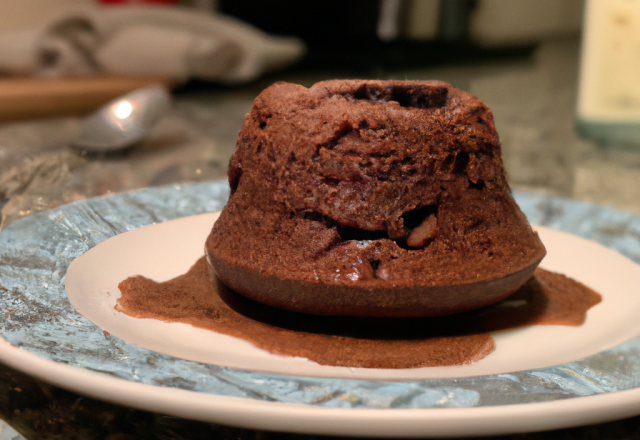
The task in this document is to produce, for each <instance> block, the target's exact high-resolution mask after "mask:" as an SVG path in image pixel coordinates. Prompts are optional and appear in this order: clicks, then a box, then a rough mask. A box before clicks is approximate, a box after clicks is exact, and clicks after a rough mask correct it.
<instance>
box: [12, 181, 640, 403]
mask: <svg viewBox="0 0 640 440" xmlns="http://www.w3.org/2000/svg"><path fill="white" fill-rule="evenodd" d="M227 197H228V187H227V183H226V182H222V181H219V182H208V183H199V184H189V185H174V186H167V187H159V188H150V189H145V190H140V191H135V192H130V193H124V194H118V195H114V196H107V197H101V198H96V199H92V200H87V201H82V202H77V203H72V204H69V205H66V206H63V207H61V208H58V209H54V210H51V211H47V212H42V213H39V214H36V215H33V216H30V217H27V218H24V219H22V220H19V221H17V222H15V223H13V224H11V225H9V226H8V227H7V228H6V229H5V230H4V231H2V232H1V233H0V310H2V315H1V316H0V336H2V338H4V339H5V340H6V341H8V342H9V343H10V344H12V345H14V346H16V347H20V348H21V349H22V350H25V351H27V352H30V353H33V354H35V355H37V356H39V357H41V358H45V359H49V360H52V361H55V362H57V363H61V364H68V365H72V366H76V367H80V368H82V369H86V370H91V371H96V372H101V373H104V374H106V375H110V376H112V377H113V376H115V377H117V378H120V379H124V380H126V381H130V382H136V383H143V384H149V385H153V386H157V387H170V388H178V389H183V390H190V391H196V392H199V393H207V394H212V395H218V396H236V397H242V398H245V399H252V400H257V401H263V402H282V403H295V404H301V405H307V406H313V407H347V408H370V409H389V408H398V409H401V408H442V407H456V408H462V407H464V408H470V407H483V406H493V405H512V404H519V403H531V402H549V401H553V400H560V399H571V398H576V397H582V396H589V395H596V394H606V393H612V392H616V391H622V390H629V389H633V388H637V387H639V386H640V359H639V356H640V338H636V339H633V340H631V341H629V342H627V343H624V344H622V345H619V346H617V347H614V348H612V349H609V350H606V351H603V352H601V353H598V354H596V355H593V356H590V357H587V358H585V359H582V360H580V361H577V362H571V363H568V364H565V365H561V366H557V367H552V368H544V369H538V370H531V371H524V372H513V373H510V374H499V375H490V376H481V377H470V378H459V379H430V380H419V381H402V382H401V381H373V380H354V379H336V378H315V377H299V376H280V375H272V374H271V375H270V374H263V373H256V372H250V371H240V370H236V369H232V368H225V367H220V366H216V365H209V364H202V363H197V362H192V361H186V360H183V359H178V358H174V357H171V356H167V355H163V354H159V353H156V352H153V351H149V350H146V349H143V348H139V347H136V346H134V345H131V344H129V343H127V342H124V341H122V340H120V339H117V338H114V337H112V336H110V335H105V334H104V333H103V332H102V330H101V329H100V328H98V327H96V326H95V325H94V324H92V323H91V322H89V321H88V320H87V319H85V318H84V317H82V316H81V315H79V314H78V313H77V312H76V311H75V309H74V308H73V307H72V306H71V304H70V303H69V301H68V300H67V296H66V293H65V290H64V280H65V273H66V270H67V268H68V267H69V264H70V263H71V262H72V261H73V260H74V259H75V258H77V257H78V256H80V255H81V254H82V253H84V252H86V251H87V250H88V249H90V248H92V247H93V246H95V245H97V244H98V243H100V242H102V241H104V240H106V239H108V238H109V237H112V236H114V235H117V234H119V233H122V232H125V231H129V230H132V229H135V228H139V227H141V226H145V225H150V224H154V223H158V222H162V221H166V220H170V219H174V218H178V217H184V216H190V215H195V214H200V213H204V212H215V211H219V210H220V209H221V208H222V207H223V206H224V204H225V202H226V199H227ZM515 197H516V200H517V202H518V203H519V205H520V207H521V208H522V210H523V211H524V212H525V214H526V215H527V216H528V218H529V220H530V221H531V222H532V223H536V224H540V225H544V226H549V227H552V228H555V229H559V230H564V231H567V232H571V233H573V234H576V235H580V236H582V237H585V238H588V239H591V240H594V241H597V242H599V243H601V244H603V245H605V246H607V247H609V248H612V249H614V250H616V251H618V252H619V253H621V254H623V255H626V256H627V257H629V258H631V259H632V260H634V261H636V262H639V263H640V216H637V215H633V214H629V213H625V212H621V211H617V210H614V209H610V208H604V207H600V206H595V205H591V204H588V203H583V202H577V201H571V200H562V199H558V198H554V197H549V196H543V195H532V194H524V193H518V194H515Z"/></svg>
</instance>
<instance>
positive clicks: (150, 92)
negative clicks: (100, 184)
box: [71, 86, 171, 153]
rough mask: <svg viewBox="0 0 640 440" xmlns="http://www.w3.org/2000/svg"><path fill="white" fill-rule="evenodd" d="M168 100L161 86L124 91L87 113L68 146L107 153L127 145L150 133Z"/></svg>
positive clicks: (168, 102)
mask: <svg viewBox="0 0 640 440" xmlns="http://www.w3.org/2000/svg"><path fill="white" fill-rule="evenodd" d="M170 103H171V96H170V95H169V93H168V92H167V90H166V89H165V88H164V87H161V86H149V87H144V88H141V89H137V90H134V91H133V92H130V93H127V94H126V95H124V96H121V97H119V98H117V99H114V100H113V101H111V102H109V103H108V104H106V105H104V106H103V107H101V108H100V109H98V110H97V111H96V112H95V113H93V114H92V115H91V116H89V117H88V118H87V119H86V120H85V121H84V122H83V123H82V126H81V127H80V132H79V134H78V136H77V137H76V138H75V140H73V141H72V142H71V146H72V147H74V148H76V149H78V150H80V151H83V152H90V153H100V152H102V153H108V152H112V151H117V150H121V149H124V148H127V147H130V146H132V145H134V144H136V143H137V142H140V141H141V140H142V139H144V138H145V137H146V136H147V135H148V134H149V132H150V131H151V129H152V128H153V127H154V126H155V124H156V123H157V122H158V120H160V118H161V117H162V116H163V115H164V114H165V113H166V112H167V110H168V109H169V106H170Z"/></svg>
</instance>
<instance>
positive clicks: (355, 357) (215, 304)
mask: <svg viewBox="0 0 640 440" xmlns="http://www.w3.org/2000/svg"><path fill="white" fill-rule="evenodd" d="M213 281H214V282H211V278H210V276H209V270H208V266H207V263H206V260H205V258H204V257H203V258H201V259H200V260H198V261H197V262H196V264H195V265H194V266H193V267H192V268H191V269H190V270H189V272H187V273H186V274H184V275H181V276H179V277H176V278H174V279H172V280H169V281H166V282H163V283H157V282H155V281H153V280H150V279H148V278H145V277H142V276H134V277H130V278H128V279H126V280H124V281H123V282H121V283H120V285H119V287H120V291H121V292H122V296H121V298H120V299H119V300H118V303H117V305H116V309H117V310H119V311H121V312H123V313H125V314H127V315H130V316H133V317H137V318H154V319H159V320H162V321H166V322H184V323H188V324H191V325H193V326H196V327H200V328H204V329H208V330H213V331H215V332H218V333H224V334H227V335H231V336H235V337H238V338H242V339H245V340H247V341H249V342H251V343H252V344H254V345H255V346H257V347H259V348H262V349H264V350H267V351H269V352H271V353H274V354H279V355H285V356H297V357H304V358H308V359H310V360H312V361H314V362H317V363H319V364H323V365H335V366H346V367H361V368H417V367H435V366H446V365H464V364H470V363H472V362H476V361H478V360H480V359H482V358H483V357H485V356H487V355H488V354H489V353H491V351H493V349H494V348H495V341H494V340H493V338H492V337H491V336H490V335H489V334H488V332H491V331H497V330H504V329H508V328H514V327H520V326H524V325H543V324H544V325H551V324H553V325H572V326H578V325H581V324H582V323H583V322H584V320H585V318H586V312H587V310H589V309H590V308H591V307H593V306H594V305H596V304H598V303H599V302H600V301H601V296H600V295H599V294H597V293H596V292H594V291H592V290H591V289H589V288H588V287H586V286H584V285H582V284H580V283H578V282H576V281H574V280H572V279H570V278H567V277H565V276H564V275H561V274H557V273H553V272H549V271H546V270H543V269H537V270H536V272H535V274H534V276H533V277H532V278H531V279H530V280H529V281H528V282H527V283H526V284H525V285H524V286H523V287H522V288H520V289H519V290H518V291H517V292H516V293H514V294H513V295H511V296H510V297H509V298H507V299H505V300H503V301H501V302H499V303H496V304H493V305H491V306H488V307H484V308H482V309H478V310H473V311H471V312H467V313H461V314H457V315H453V316H448V317H441V318H408V319H407V318H352V317H326V316H315V315H306V314H301V313H294V312H289V311H286V310H282V309H277V308H273V307H269V306H265V305H263V304H260V303H257V302H254V301H251V300H249V299H247V298H245V297H243V296H241V295H238V294H237V293H235V292H233V291H231V290H230V289H228V288H227V287H226V286H225V285H224V284H222V283H220V282H219V281H218V280H217V278H215V276H213Z"/></svg>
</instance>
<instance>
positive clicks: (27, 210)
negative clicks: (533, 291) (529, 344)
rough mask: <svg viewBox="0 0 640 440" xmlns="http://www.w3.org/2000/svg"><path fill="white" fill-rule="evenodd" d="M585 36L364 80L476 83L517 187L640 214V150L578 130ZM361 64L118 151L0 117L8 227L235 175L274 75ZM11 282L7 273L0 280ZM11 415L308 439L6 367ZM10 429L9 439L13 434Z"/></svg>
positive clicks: (69, 430) (35, 426) (126, 433)
mask: <svg viewBox="0 0 640 440" xmlns="http://www.w3.org/2000/svg"><path fill="white" fill-rule="evenodd" d="M578 55H579V44H578V42H577V41H576V40H560V41H550V42H547V43H545V44H543V45H541V46H540V47H539V48H538V49H537V50H536V51H535V52H534V54H533V55H532V56H531V57H523V58H517V59H512V60H502V61H494V62H486V63H475V64H473V65H461V66H453V67H434V68H430V69H420V70H407V71H389V72H387V71H381V72H374V73H369V74H368V75H364V74H362V73H361V72H359V73H358V74H357V76H361V77H362V76H369V77H372V78H373V77H376V78H397V79H404V78H409V79H440V80H444V81H447V82H450V83H451V84H452V85H454V86H455V87H458V88H461V89H464V90H467V91H470V92H471V93H473V94H475V95H477V96H478V97H479V98H481V99H482V100H483V101H484V102H485V103H486V104H487V105H488V106H489V107H490V108H491V109H492V110H493V112H494V116H495V122H496V127H497V129H498V132H499V134H500V138H501V141H502V144H503V158H504V163H505V167H506V169H507V172H508V174H509V180H510V183H511V185H512V187H513V188H514V189H517V190H519V191H530V192H536V193H544V194H549V195H555V196H560V197H565V198H575V199H579V200H584V201H589V202H595V203H598V204H603V205H608V206H612V207H616V208H620V209H623V210H626V211H632V212H638V213H640V148H638V149H637V151H634V150H633V149H628V150H620V149H615V148H610V146H606V145H604V146H603V145H600V146H598V145H595V144H594V143H592V142H589V141H586V140H581V139H579V138H578V137H577V135H576V134H575V130H574V106H575V98H576V84H577V71H578ZM354 76H356V74H354V73H353V72H342V71H337V70H335V71H329V70H328V71H326V72H316V71H314V72H309V71H301V70H290V71H287V72H284V73H281V74H278V75H275V76H271V77H269V78H266V79H264V80H262V81H259V82H257V83H254V84H251V85H249V86H246V87H242V88H217V89H211V88H209V89H206V90H202V91H197V92H193V91H192V92H187V93H181V94H179V95H177V96H176V100H175V105H174V108H173V109H172V111H171V112H170V114H168V115H167V116H166V117H165V119H164V120H163V121H162V122H161V123H160V124H159V125H158V126H157V127H156V129H155V130H154V131H153V133H152V134H151V136H150V137H149V138H148V139H147V140H145V141H144V142H143V143H142V145H140V146H138V147H137V148H135V149H132V150H129V151H125V152H123V153H120V154H117V155H113V156H108V157H89V156H80V155H77V154H76V153H74V152H72V151H70V150H69V148H68V147H67V145H68V143H69V140H70V139H71V138H72V137H73V135H74V133H75V132H76V130H77V128H78V119H77V118H61V119H52V120H42V121H30V122H20V123H12V124H5V125H0V209H1V213H2V223H1V224H0V230H1V229H4V228H5V227H6V226H7V225H8V224H10V223H12V222H14V221H16V220H18V219H20V218H22V217H26V216H29V215H31V214H34V213H36V212H38V211H42V210H46V209H50V208H54V207H57V206H60V205H63V204H66V203H69V202H72V201H78V200H83V199H86V198H91V197H94V196H98V195H103V194H109V193H117V192H122V191H126V190H131V189H137V188H144V187H147V186H159V185H164V184H171V183H178V182H186V181H206V180H214V179H222V178H225V177H226V166H227V162H228V160H229V157H230V155H231V153H232V152H233V149H234V147H235V141H236V136H237V133H238V131H239V129H240V126H241V124H242V121H243V119H244V116H245V114H246V113H247V112H248V111H249V109H250V107H251V104H252V102H253V99H254V98H255V97H256V96H257V94H258V93H259V92H260V90H262V89H263V88H264V87H266V86H267V85H269V84H270V83H271V82H274V81H278V80H284V81H290V82H296V83H300V84H303V85H307V86H308V85H311V84H313V83H315V82H316V81H320V80H323V79H329V78H335V77H354ZM0 287H1V280H0ZM0 418H2V419H4V420H6V421H7V422H9V423H10V424H11V425H12V426H13V427H14V428H15V429H17V430H18V431H19V432H20V433H21V434H23V436H24V438H26V439H28V440H35V439H73V438H82V439H94V438H95V439H110V440H116V439H129V438H131V439H144V438H167V439H174V438H175V439H200V438H203V439H204V438H222V439H227V438H229V439H231V438H234V439H236V438H241V439H254V438H255V439H257V438H261V439H267V438H296V439H303V438H304V439H307V438H308V439H310V438H321V437H320V436H303V435H293V434H277V433H268V432H261V431H251V430H245V429H238V428H232V427H228V426H221V425H212V424H205V423H201V422H194V421H189V420H183V419H178V418H174V417H168V416H162V415H158V414H152V413H148V412H144V411H139V410H133V409H128V408H124V407H119V406H115V405H111V404H107V403H103V402H100V401H97V400H93V399H90V398H86V397H83V396H80V395H77V394H75V393H71V392H68V391H65V390H62V389H59V388H56V387H53V386H50V385H47V384H45V383H43V382H40V381H37V380H34V379H33V378H30V377H27V376H25V375H24V374H22V373H20V372H17V371H14V370H12V369H9V368H7V367H3V366H2V367H0ZM638 420H639V419H638V418H631V419H626V420H623V421H620V422H612V423H607V424H601V425H596V426H593V427H584V428H573V429H566V430H560V431H554V432H553V433H539V434H535V433H533V434H522V435H517V436H515V435H514V436H509V437H504V438H514V439H515V438H527V439H538V438H540V439H542V438H550V437H552V438H558V439H583V438H584V439H587V438H589V439H605V438H607V439H608V438H616V439H625V438H629V439H631V438H638V436H639V435H638V434H639V433H638V430H639V429H640V428H638V426H640V423H638ZM11 436H13V434H12V433H11V434H10V431H8V430H7V429H6V428H5V430H4V431H3V430H2V428H1V427H0V439H1V440H5V439H9V438H13V437H11Z"/></svg>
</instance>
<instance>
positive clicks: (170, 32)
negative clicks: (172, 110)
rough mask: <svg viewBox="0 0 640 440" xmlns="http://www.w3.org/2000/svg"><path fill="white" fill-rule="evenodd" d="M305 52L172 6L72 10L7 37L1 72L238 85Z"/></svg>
mask: <svg viewBox="0 0 640 440" xmlns="http://www.w3.org/2000/svg"><path fill="white" fill-rule="evenodd" d="M304 52H305V46H304V44H303V43H302V42H301V41H300V40H299V39H297V38H292V37H274V36H270V35H267V34H265V33H264V32H262V31H260V30H258V29H256V28H254V27H253V26H250V25H248V24H246V23H242V22H240V21H238V20H236V19H233V18H231V17H226V16H222V15H214V14H207V13H202V12H199V11H194V10H189V9H184V8H178V7H166V6H117V7H114V6H111V7H108V6H107V7H99V6H96V7H91V8H71V9H69V8H67V9H65V10H64V11H61V12H60V14H59V15H58V16H56V17H53V18H51V19H49V20H47V21H46V22H44V23H42V24H41V25H40V26H37V27H35V28H33V29H27V30H23V31H14V32H1V31H0V70H1V71H5V72H9V73H15V74H35V75H46V76H63V75H85V74H91V73H97V72H104V73H110V74H123V75H127V74H128V75H145V76H158V77H165V78H170V79H172V80H174V81H179V82H181V81H186V80H187V79H189V78H198V79H204V80H209V81H219V82H224V83H237V82H245V81H250V80H253V79H255V78H257V77H259V76H260V75H262V74H264V73H266V72H269V71H272V70H276V69H278V68H282V67H284V66H287V65H289V64H291V63H293V62H295V61H297V60H299V59H300V58H301V57H302V56H303V55H304Z"/></svg>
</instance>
